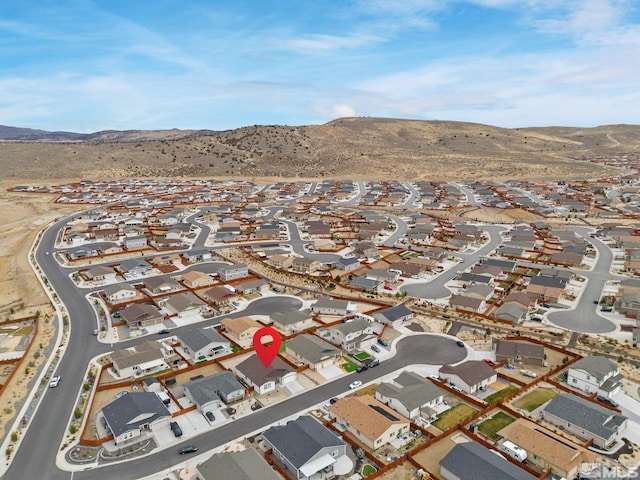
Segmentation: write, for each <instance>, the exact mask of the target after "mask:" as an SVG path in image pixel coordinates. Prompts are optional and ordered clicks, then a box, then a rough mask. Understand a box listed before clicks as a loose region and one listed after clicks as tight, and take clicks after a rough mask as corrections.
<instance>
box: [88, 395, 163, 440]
mask: <svg viewBox="0 0 640 480" xmlns="http://www.w3.org/2000/svg"><path fill="white" fill-rule="evenodd" d="M101 413H102V416H101V417H99V418H104V421H105V423H106V426H107V428H108V429H109V430H110V431H111V433H113V440H114V443H115V444H116V445H122V444H124V443H126V442H128V441H131V440H135V439H137V438H138V437H140V436H141V435H142V434H143V433H145V432H154V431H156V430H158V429H159V428H161V427H163V426H168V425H169V422H170V420H171V413H170V412H169V410H167V407H166V405H165V404H164V403H162V400H160V398H159V397H158V395H156V394H155V393H152V392H133V393H129V394H127V395H122V396H121V397H119V398H116V399H115V400H114V401H113V402H111V403H109V404H107V405H105V406H104V407H102V410H101Z"/></svg>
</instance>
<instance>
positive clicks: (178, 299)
mask: <svg viewBox="0 0 640 480" xmlns="http://www.w3.org/2000/svg"><path fill="white" fill-rule="evenodd" d="M166 303H167V305H169V306H170V307H171V308H173V309H175V310H177V311H178V312H184V311H185V310H188V309H191V308H200V307H202V306H204V305H206V303H204V302H203V301H202V300H200V299H199V298H198V297H196V296H195V295H194V294H193V293H192V292H185V293H179V294H177V295H172V296H170V297H169V298H168V299H167V301H166Z"/></svg>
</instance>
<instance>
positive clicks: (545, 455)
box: [498, 418, 600, 478]
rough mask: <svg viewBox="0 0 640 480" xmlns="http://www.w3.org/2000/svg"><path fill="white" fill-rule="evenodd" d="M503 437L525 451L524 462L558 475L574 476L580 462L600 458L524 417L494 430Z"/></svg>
mask: <svg viewBox="0 0 640 480" xmlns="http://www.w3.org/2000/svg"><path fill="white" fill-rule="evenodd" d="M498 435H499V436H500V437H502V438H503V439H505V440H507V441H509V442H511V443H513V444H515V445H517V446H518V447H520V448H522V449H524V451H525V452H527V462H528V465H529V466H531V467H534V468H535V469H537V470H540V471H547V470H551V473H552V474H554V475H556V476H558V477H562V478H575V477H576V476H577V475H578V471H579V470H580V467H581V464H583V463H593V462H596V461H597V460H598V459H599V458H600V457H599V456H598V455H597V454H596V453H594V452H592V451H590V450H587V449H586V448H584V447H582V446H581V445H577V444H575V443H573V442H571V441H570V440H568V439H567V438H565V437H563V436H561V435H558V434H557V433H554V432H552V431H551V430H549V429H547V428H544V427H543V426H542V425H539V424H537V423H535V422H532V421H530V420H527V419H525V418H518V419H517V420H516V421H515V422H513V423H511V424H509V425H507V426H506V427H504V428H502V429H501V430H499V431H498Z"/></svg>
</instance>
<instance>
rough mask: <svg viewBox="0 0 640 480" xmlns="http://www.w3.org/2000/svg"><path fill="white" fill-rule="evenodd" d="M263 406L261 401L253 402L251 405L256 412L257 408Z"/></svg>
mask: <svg viewBox="0 0 640 480" xmlns="http://www.w3.org/2000/svg"><path fill="white" fill-rule="evenodd" d="M261 408H262V404H260V403H258V402H256V403H254V404H252V405H251V410H253V411H254V412H255V411H256V410H260V409H261Z"/></svg>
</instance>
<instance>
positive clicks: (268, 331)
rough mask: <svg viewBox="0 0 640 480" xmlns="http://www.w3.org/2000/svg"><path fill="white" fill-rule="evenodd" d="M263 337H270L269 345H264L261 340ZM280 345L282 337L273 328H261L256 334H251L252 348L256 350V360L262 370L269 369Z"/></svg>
mask: <svg viewBox="0 0 640 480" xmlns="http://www.w3.org/2000/svg"><path fill="white" fill-rule="evenodd" d="M264 337H271V339H272V341H271V345H264V344H263V343H262V339H263V338H264ZM281 344H282V337H280V334H279V333H278V331H277V330H276V329H275V328H271V327H262V328H261V329H260V330H258V331H257V332H256V333H254V334H253V348H255V350H256V354H257V355H258V358H259V359H260V361H261V362H262V364H263V365H264V368H269V366H270V365H271V363H272V362H273V360H274V359H275V358H276V355H278V352H279V351H280V345H281Z"/></svg>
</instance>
